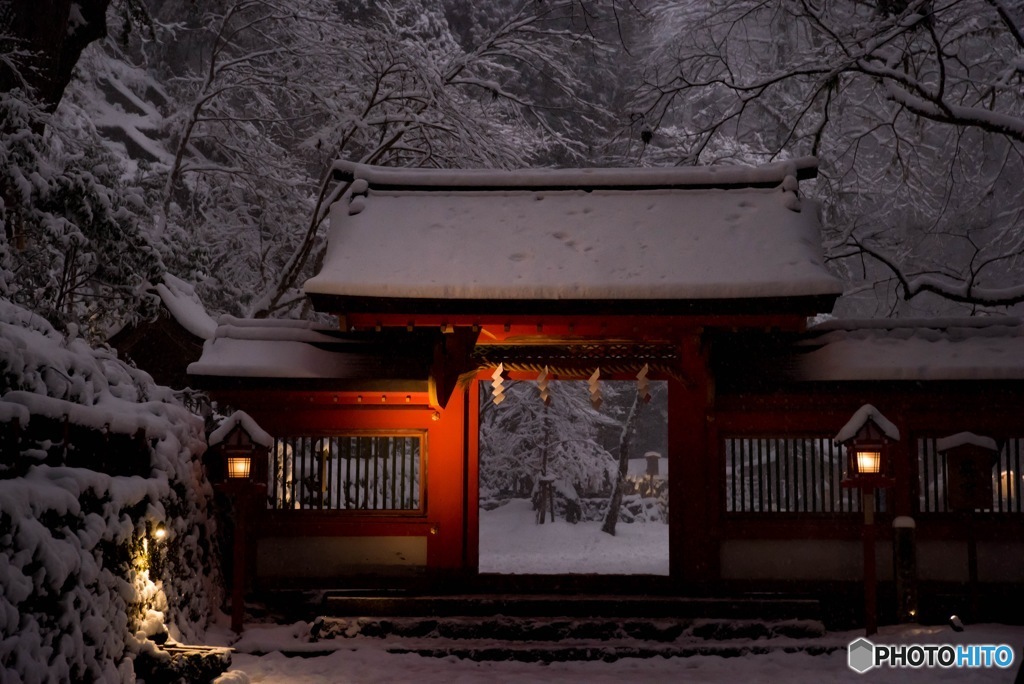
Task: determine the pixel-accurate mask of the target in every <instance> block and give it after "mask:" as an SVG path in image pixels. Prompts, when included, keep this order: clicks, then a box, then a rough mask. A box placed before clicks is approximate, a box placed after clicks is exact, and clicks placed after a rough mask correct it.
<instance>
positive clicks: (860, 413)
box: [832, 404, 900, 444]
mask: <svg viewBox="0 0 1024 684" xmlns="http://www.w3.org/2000/svg"><path fill="white" fill-rule="evenodd" d="M868 421H871V422H872V423H874V424H875V425H876V426H877V427H878V429H879V430H881V431H882V434H884V435H885V436H886V437H888V438H889V439H891V440H893V441H899V438H900V431H899V428H897V427H896V426H895V425H893V424H892V422H891V421H890V420H889V419H888V418H886V417H885V416H883V415H882V413H881V412H880V411H879V410H878V409H876V408H875V407H874V406H872V405H871V404H864V405H863V406H861V407H860V408H859V409H857V411H856V413H854V414H853V416H852V417H851V418H850V420H849V421H847V423H846V425H844V426H843V427H842V428H841V429H840V430H839V432H837V433H836V436H835V437H834V438H833V439H832V441H834V442H835V443H836V444H842V443H844V442H848V441H850V440H851V439H853V438H854V437H856V436H857V433H858V432H860V430H861V428H863V427H864V426H865V425H866V424H867V422H868Z"/></svg>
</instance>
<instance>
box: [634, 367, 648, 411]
mask: <svg viewBox="0 0 1024 684" xmlns="http://www.w3.org/2000/svg"><path fill="white" fill-rule="evenodd" d="M650 370H651V369H650V367H649V366H648V364H646V363H645V364H644V367H643V368H641V369H640V372H639V373H637V374H636V393H637V394H639V395H640V401H642V402H644V403H645V404H646V403H647V402H649V401H650V400H651V381H650V380H648V379H647V373H648V372H649V371H650Z"/></svg>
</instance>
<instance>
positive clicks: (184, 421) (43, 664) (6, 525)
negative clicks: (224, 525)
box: [0, 299, 221, 683]
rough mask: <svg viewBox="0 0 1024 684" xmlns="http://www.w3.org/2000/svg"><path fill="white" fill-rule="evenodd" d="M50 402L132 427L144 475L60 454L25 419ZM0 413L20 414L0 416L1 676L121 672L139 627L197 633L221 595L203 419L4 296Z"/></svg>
mask: <svg viewBox="0 0 1024 684" xmlns="http://www.w3.org/2000/svg"><path fill="white" fill-rule="evenodd" d="M38 411H42V413H39V412H38ZM47 414H57V415H63V416H68V417H69V420H73V421H75V422H76V423H78V424H79V427H81V428H87V429H91V430H96V431H109V432H111V433H117V432H119V431H128V432H127V434H135V433H136V432H137V431H138V430H140V429H141V430H142V431H143V434H144V437H145V440H146V444H148V450H147V449H143V450H142V452H141V455H140V456H139V457H140V458H145V457H146V456H148V459H149V463H148V464H146V465H148V467H143V468H142V469H141V472H146V473H148V476H146V477H144V476H138V475H135V476H124V475H116V474H108V473H104V472H97V471H96V470H91V469H87V468H81V467H68V466H66V465H63V463H62V461H61V459H60V452H61V451H62V450H63V448H64V447H63V444H57V443H54V441H53V440H52V439H45V438H42V437H41V436H40V434H41V433H38V432H37V433H34V432H33V426H34V423H33V419H35V420H36V422H39V423H44V422H47V421H51V422H52V418H51V417H50V416H48V415H47ZM0 416H5V417H7V418H8V421H9V419H10V418H17V419H18V423H19V427H20V430H19V433H20V435H19V434H17V433H15V432H14V431H13V430H12V426H11V425H10V424H0V435H2V448H0V454H2V455H3V458H2V461H3V462H2V465H3V468H0V681H3V682H5V683H6V682H49V681H103V682H118V681H123V682H132V681H134V680H135V676H134V672H133V666H132V656H133V654H134V653H135V652H137V651H138V649H139V648H140V642H139V640H138V639H139V638H141V637H143V636H145V635H148V634H153V633H156V632H160V631H163V630H165V629H166V630H167V631H169V632H170V635H171V636H172V637H174V638H178V639H185V640H192V639H196V638H199V637H201V636H202V633H203V631H204V630H205V627H206V625H207V623H208V621H209V619H210V617H211V615H212V614H213V612H214V611H215V610H216V608H217V607H218V606H219V605H220V599H221V590H220V588H219V586H220V582H219V581H218V575H217V573H218V571H217V568H216V567H215V562H214V559H215V558H216V553H215V548H214V542H213V539H214V528H213V522H212V516H211V515H210V512H211V506H212V489H211V488H210V485H209V484H208V483H207V482H206V480H205V479H204V476H203V472H202V466H201V462H200V456H201V455H202V452H203V450H204V449H205V442H204V440H203V425H202V421H201V420H200V419H199V418H197V417H196V416H194V415H192V414H190V413H189V412H188V411H187V410H186V409H185V408H184V407H182V406H181V404H180V402H178V401H177V400H176V399H175V398H174V395H173V394H172V392H171V390H169V389H168V388H165V387H159V386H157V385H155V384H154V383H153V381H152V379H151V378H150V377H149V376H148V375H147V374H146V373H143V372H141V371H138V370H136V369H134V368H131V367H129V366H127V365H126V364H124V363H122V362H120V361H118V360H117V358H116V356H115V355H114V353H113V352H110V351H109V350H105V349H92V348H90V347H89V346H88V345H87V344H86V343H85V342H84V341H82V340H80V339H70V340H69V339H66V338H65V337H64V336H62V335H61V334H59V333H58V332H56V331H55V330H54V329H53V328H52V327H51V326H50V325H49V324H48V323H47V322H46V321H45V320H43V319H41V318H40V317H38V316H36V315H34V314H32V313H31V312H29V311H26V310H25V309H22V308H20V307H18V306H16V305H14V304H12V303H10V302H9V301H7V300H3V299H0ZM26 417H27V421H26ZM111 443H112V444H113V443H114V442H113V440H112V441H111ZM147 452H148V453H147ZM158 528H162V529H163V530H164V531H165V532H166V535H165V536H164V537H163V539H157V535H156V534H155V532H156V530H157V529H158Z"/></svg>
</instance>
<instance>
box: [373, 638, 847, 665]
mask: <svg viewBox="0 0 1024 684" xmlns="http://www.w3.org/2000/svg"><path fill="white" fill-rule="evenodd" d="M845 648H846V646H845V645H841V644H787V645H781V644H780V645H775V644H759V643H742V644H702V645H695V644H685V645H676V644H673V645H634V644H629V645H625V644H615V643H591V644H578V645H551V644H544V645H539V646H538V645H509V644H495V643H493V642H488V643H484V644H479V645H477V644H447V645H444V646H434V647H432V646H423V645H420V646H392V647H388V648H387V649H385V650H386V651H387V652H388V653H396V654H408V653H414V654H416V655H420V656H423V657H428V658H449V657H455V658H460V659H465V660H473V661H477V662H483V661H499V660H515V661H520V662H525V663H554V662H566V661H597V660H600V661H604V662H613V661H616V660H619V659H621V658H654V657H660V658H689V657H693V656H718V657H720V658H739V657H742V656H749V655H764V654H768V653H778V652H784V653H807V654H808V655H825V654H829V653H833V652H835V651H840V650H843V649H845Z"/></svg>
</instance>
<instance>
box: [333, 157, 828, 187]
mask: <svg viewBox="0 0 1024 684" xmlns="http://www.w3.org/2000/svg"><path fill="white" fill-rule="evenodd" d="M331 170H332V173H333V175H334V177H335V178H336V179H338V180H342V181H347V182H352V181H354V180H356V179H363V180H365V181H366V182H367V183H368V184H369V185H370V186H372V187H377V188H392V189H424V190H427V189H442V188H444V189H458V190H481V189H508V188H517V189H523V190H540V189H550V190H554V189H559V190H562V189H589V188H609V189H613V188H624V189H626V188H628V189H639V188H720V187H774V186H777V185H779V184H781V183H783V182H784V181H785V179H786V178H787V177H793V178H795V179H796V180H808V179H811V178H815V177H817V175H818V159H817V157H799V158H795V159H789V160H786V161H780V162H772V163H769V164H764V165H761V166H739V165H721V166H702V167H697V166H686V167H657V168H573V169H519V170H513V171H509V170H501V169H423V168H394V167H386V166H372V165H368V164H358V163H355V162H349V161H345V160H340V161H337V162H335V163H334V164H333V165H332V167H331Z"/></svg>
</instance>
